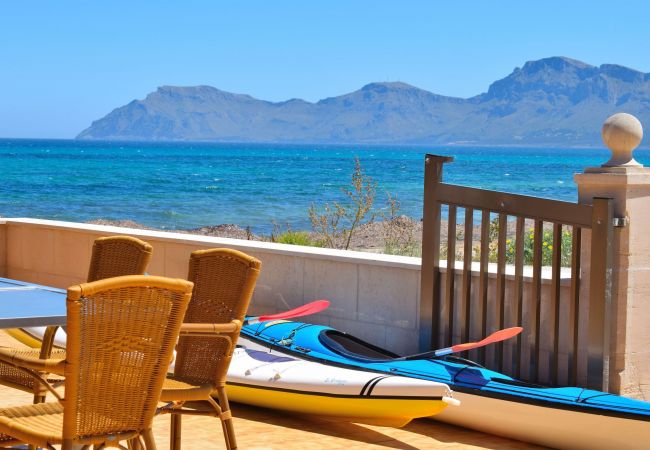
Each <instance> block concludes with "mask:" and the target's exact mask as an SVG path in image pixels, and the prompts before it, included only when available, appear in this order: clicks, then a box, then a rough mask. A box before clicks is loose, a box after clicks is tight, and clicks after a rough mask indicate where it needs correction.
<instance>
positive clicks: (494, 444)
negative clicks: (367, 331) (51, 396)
mask: <svg viewBox="0 0 650 450" xmlns="http://www.w3.org/2000/svg"><path fill="white" fill-rule="evenodd" d="M0 345H14V346H15V345H18V344H17V343H16V341H14V340H13V339H11V338H10V337H9V336H7V335H6V334H5V333H2V332H0ZM31 400H32V396H31V395H30V394H27V393H25V392H22V391H18V390H14V389H10V388H7V387H4V386H0V407H5V406H16V405H20V404H27V403H31ZM232 410H233V415H234V420H235V431H236V433H237V441H238V444H239V448H240V449H242V450H292V449H296V450H298V449H300V450H310V449H313V450H325V449H327V450H329V449H345V450H355V449H403V450H415V449H448V450H451V449H493V450H496V449H540V448H542V447H538V446H533V445H530V444H525V443H523V442H519V441H514V440H510V439H505V438H501V437H497V436H492V435H489V434H485V433H480V432H477V431H472V430H467V429H464V428H459V427H455V426H452V425H446V424H443V423H439V422H436V421H433V420H428V419H421V420H415V421H413V422H411V423H410V424H409V425H407V426H406V427H404V428H401V429H396V428H385V427H379V426H371V425H363V424H354V423H347V422H333V421H325V420H323V419H319V418H316V417H310V416H300V415H297V414H287V413H284V412H279V411H273V410H270V409H264V408H257V407H251V406H247V405H242V404H237V403H233V404H232ZM154 433H155V438H156V443H157V445H158V448H159V449H161V450H162V449H167V448H169V416H160V417H157V418H156V419H155V421H154ZM224 448H225V447H224V441H223V435H222V432H221V426H220V424H219V422H218V420H217V419H216V418H212V417H196V416H194V417H192V416H184V417H183V449H184V450H212V449H218V450H222V449H224Z"/></svg>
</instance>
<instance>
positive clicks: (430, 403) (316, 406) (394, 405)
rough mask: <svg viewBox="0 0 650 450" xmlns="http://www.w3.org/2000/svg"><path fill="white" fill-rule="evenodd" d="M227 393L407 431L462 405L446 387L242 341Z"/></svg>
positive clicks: (248, 400) (268, 404) (241, 398)
mask: <svg viewBox="0 0 650 450" xmlns="http://www.w3.org/2000/svg"><path fill="white" fill-rule="evenodd" d="M239 343H240V346H238V348H237V349H236V350H235V353H234V355H233V359H232V362H231V363H230V368H229V369H228V380H227V385H226V389H227V392H228V398H229V399H230V400H232V401H235V402H240V403H246V404H250V405H255V406H262V407H265V408H274V409H281V410H285V411H291V412H296V413H305V414H315V415H318V416H322V417H329V418H334V419H336V420H346V421H351V422H359V423H369V424H374V425H382V426H393V427H401V426H404V425H406V424H407V423H409V422H410V421H411V420H413V419H416V418H420V417H429V416H432V415H436V414H439V413H440V412H442V411H443V410H444V409H445V408H446V407H447V406H448V405H458V404H459V402H458V400H456V399H454V398H453V397H452V392H451V390H450V389H449V387H448V386H447V385H446V384H443V383H438V382H434V381H428V380H416V379H413V378H406V377H400V376H392V375H386V374H376V373H371V372H367V371H362V370H354V369H344V368H340V367H334V366H331V365H324V364H320V363H317V362H311V361H306V360H302V359H297V358H293V357H291V356H287V355H283V354H280V353H276V352H273V351H271V350H269V349H268V348H264V347H259V346H256V345H254V344H252V343H250V341H247V340H246V339H240V341H239Z"/></svg>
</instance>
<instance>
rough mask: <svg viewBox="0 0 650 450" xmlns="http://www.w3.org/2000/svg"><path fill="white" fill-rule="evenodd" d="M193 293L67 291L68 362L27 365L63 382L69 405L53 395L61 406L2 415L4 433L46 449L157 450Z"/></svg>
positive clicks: (177, 287) (179, 285)
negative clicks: (161, 412)
mask: <svg viewBox="0 0 650 450" xmlns="http://www.w3.org/2000/svg"><path fill="white" fill-rule="evenodd" d="M191 292H192V283H191V282H188V281H185V280H176V279H169V278H163V277H147V276H142V275H130V276H123V277H116V278H110V279H106V280H100V281H96V282H93V283H86V284H81V285H78V286H73V287H71V288H69V289H68V298H67V302H66V303H67V309H68V318H67V328H68V338H67V355H66V359H65V360H63V361H62V360H57V359H47V360H42V359H38V358H35V359H33V360H32V363H31V364H30V365H31V367H30V368H31V369H34V370H37V371H43V372H46V371H47V372H53V373H58V374H61V375H65V399H61V398H60V396H59V395H58V394H57V392H56V391H55V390H54V389H51V388H50V390H51V391H52V392H53V394H54V395H56V396H57V397H58V398H59V401H58V402H48V403H38V404H33V405H28V406H18V407H13V408H3V409H0V433H4V434H7V435H10V436H12V437H14V438H17V439H19V440H21V441H23V442H27V443H29V444H31V445H37V446H39V447H44V448H48V449H53V448H54V447H53V445H59V444H60V445H61V446H62V447H61V448H62V449H64V450H67V449H72V448H73V446H80V447H81V448H82V449H86V448H89V447H90V446H91V445H96V446H98V447H95V448H104V447H105V446H107V445H111V446H113V445H115V444H116V443H117V442H119V441H121V440H127V439H129V440H135V441H136V442H137V443H138V444H139V445H144V447H145V448H146V449H155V448H156V447H155V443H154V441H153V434H152V432H151V424H152V421H153V417H154V414H155V411H156V406H157V403H158V399H159V397H160V392H161V389H162V385H163V382H164V379H165V375H166V372H167V367H168V366H169V363H170V362H171V359H172V356H173V349H174V344H175V343H176V340H177V338H178V334H179V330H180V327H181V325H182V321H183V315H184V314H185V311H186V309H187V305H188V303H189V300H190V297H191ZM143 440H144V442H143ZM122 448H125V447H122Z"/></svg>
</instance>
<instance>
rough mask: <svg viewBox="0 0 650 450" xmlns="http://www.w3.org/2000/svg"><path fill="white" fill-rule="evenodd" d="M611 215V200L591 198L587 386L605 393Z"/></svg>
mask: <svg viewBox="0 0 650 450" xmlns="http://www.w3.org/2000/svg"><path fill="white" fill-rule="evenodd" d="M613 211H614V210H613V203H612V200H611V199H606V198H594V212H593V214H594V215H593V222H592V226H591V276H590V280H589V331H588V336H589V338H588V348H587V354H588V360H587V376H588V377H589V378H588V380H587V384H588V387H591V388H593V389H599V390H602V391H605V392H609V389H610V386H609V372H610V366H609V365H610V348H609V345H610V334H611V328H610V320H611V314H612V312H613V311H612V308H611V298H612V236H613V229H612V221H613ZM603 244H604V245H603Z"/></svg>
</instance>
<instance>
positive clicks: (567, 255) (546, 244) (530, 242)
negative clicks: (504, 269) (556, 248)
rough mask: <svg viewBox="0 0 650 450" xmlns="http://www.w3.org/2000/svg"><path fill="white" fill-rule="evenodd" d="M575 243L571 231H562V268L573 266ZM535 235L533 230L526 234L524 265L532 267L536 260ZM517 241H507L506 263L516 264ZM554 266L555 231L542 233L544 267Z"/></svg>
mask: <svg viewBox="0 0 650 450" xmlns="http://www.w3.org/2000/svg"><path fill="white" fill-rule="evenodd" d="M572 243H573V236H572V235H571V232H570V231H567V230H562V236H561V238H560V265H561V266H562V267H570V266H571V249H572ZM534 245H535V234H534V230H533V228H530V229H529V230H528V232H527V233H525V234H524V264H526V265H531V264H533V260H534V258H535V253H534ZM515 252H516V247H515V241H514V240H512V239H507V240H506V262H507V263H508V264H514V263H515ZM552 264H553V230H543V231H542V265H543V266H550V265H552Z"/></svg>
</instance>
